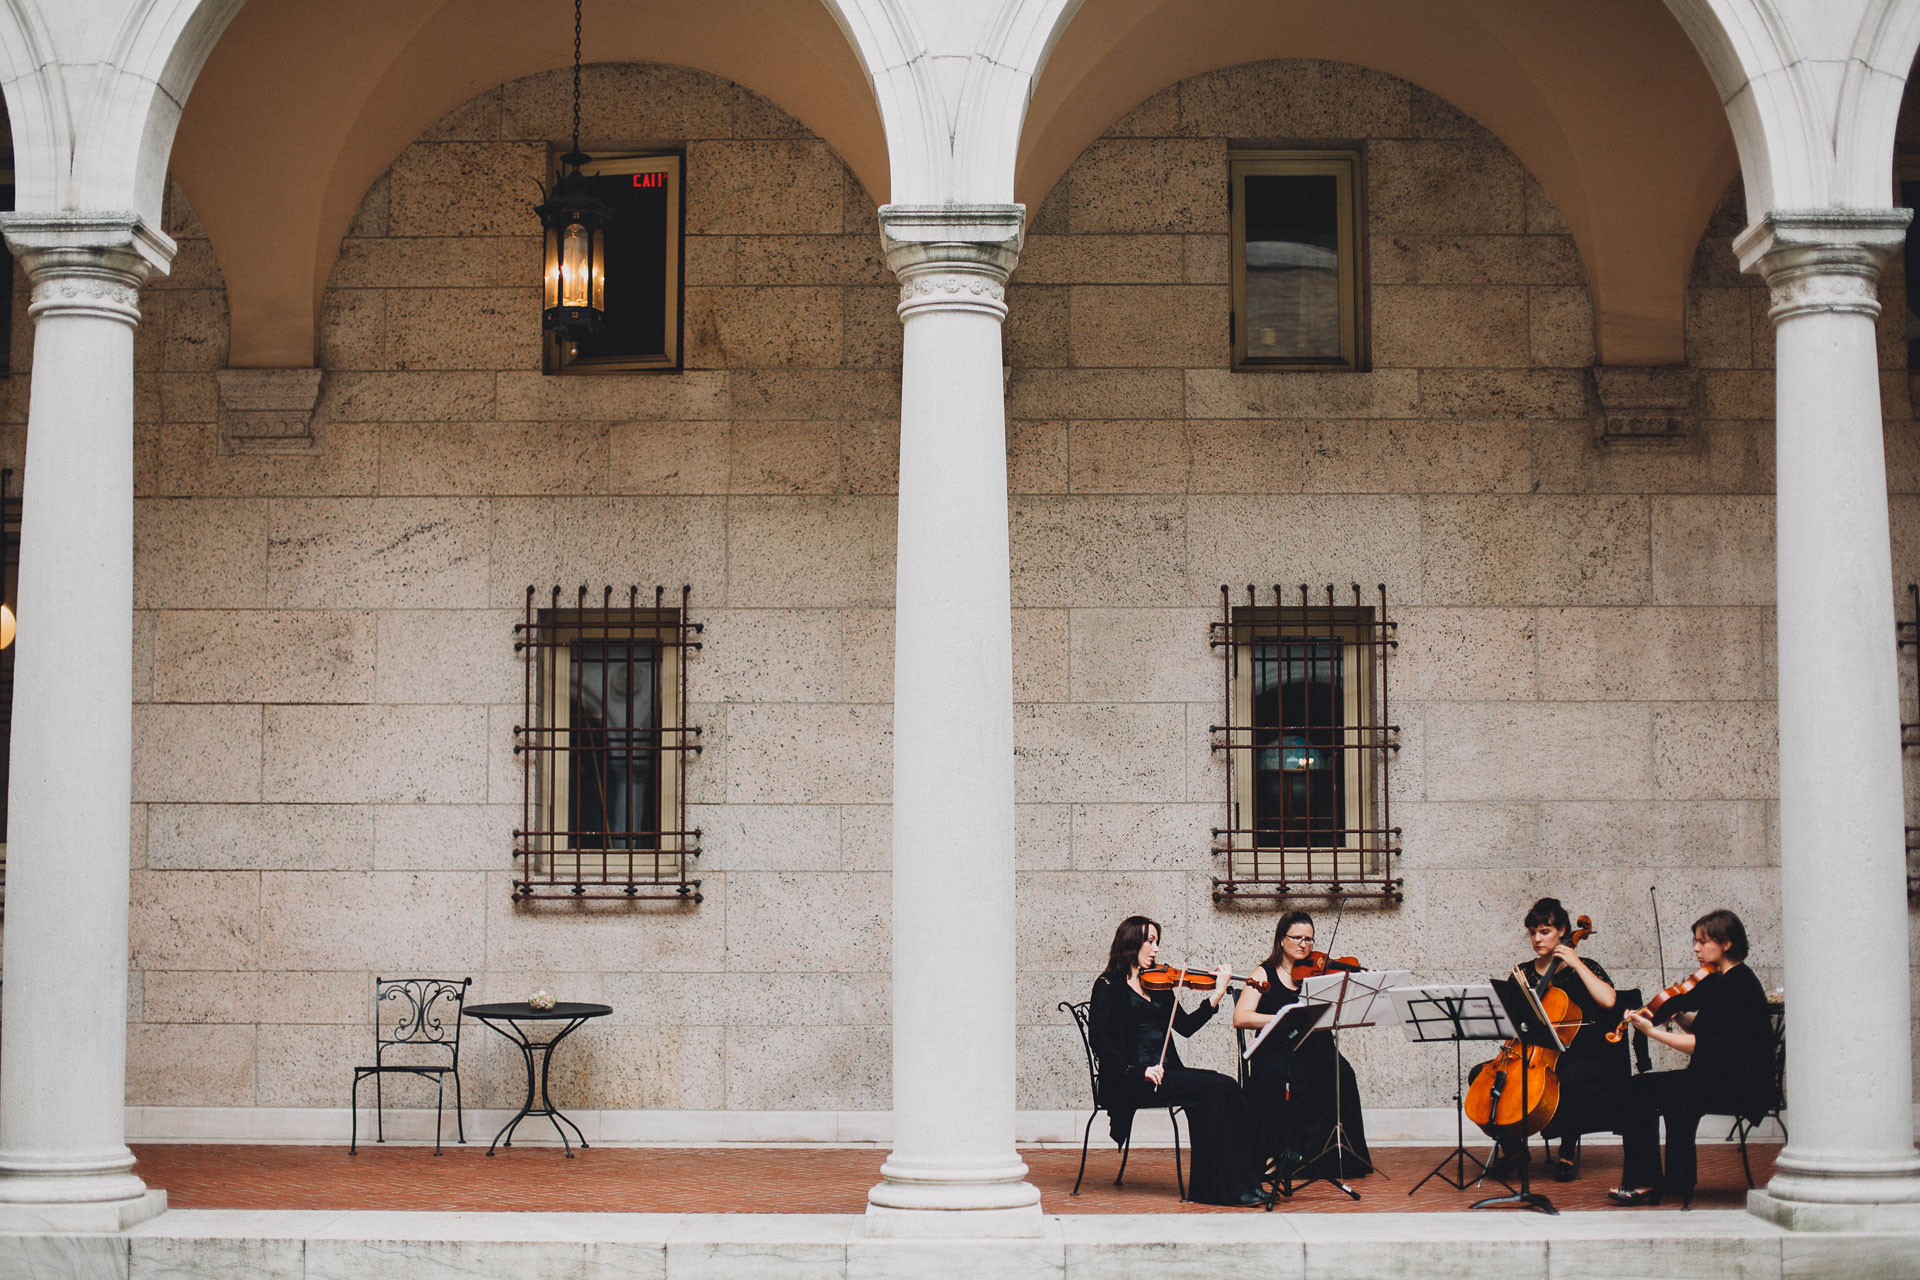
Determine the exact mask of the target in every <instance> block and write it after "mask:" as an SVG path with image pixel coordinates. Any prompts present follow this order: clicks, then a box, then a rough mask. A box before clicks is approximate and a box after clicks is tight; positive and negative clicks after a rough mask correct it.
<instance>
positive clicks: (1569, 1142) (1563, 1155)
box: [1553, 1138, 1580, 1182]
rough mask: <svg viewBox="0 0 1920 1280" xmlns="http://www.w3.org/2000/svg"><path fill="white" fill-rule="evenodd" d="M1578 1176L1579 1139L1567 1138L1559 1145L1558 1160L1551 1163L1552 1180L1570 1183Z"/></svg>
mask: <svg viewBox="0 0 1920 1280" xmlns="http://www.w3.org/2000/svg"><path fill="white" fill-rule="evenodd" d="M1579 1176H1580V1139H1578V1138H1568V1139H1566V1140H1565V1141H1564V1142H1562V1143H1561V1144H1560V1158H1559V1159H1557V1160H1555V1161H1554V1162H1553V1180H1554V1181H1555V1182H1572V1181H1573V1180H1574V1179H1575V1178H1577V1177H1579Z"/></svg>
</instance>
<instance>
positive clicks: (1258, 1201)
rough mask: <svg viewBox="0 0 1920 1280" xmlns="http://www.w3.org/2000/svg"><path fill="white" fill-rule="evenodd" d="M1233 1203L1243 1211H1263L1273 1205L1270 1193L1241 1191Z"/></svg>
mask: <svg viewBox="0 0 1920 1280" xmlns="http://www.w3.org/2000/svg"><path fill="white" fill-rule="evenodd" d="M1234 1203H1236V1204H1238V1205H1239V1206H1240V1207H1241V1208H1243V1209H1264V1208H1266V1207H1267V1206H1268V1205H1270V1204H1272V1203H1273V1193H1272V1192H1271V1191H1243V1192H1241V1193H1240V1198H1239V1199H1238V1200H1237V1201H1235V1202H1234Z"/></svg>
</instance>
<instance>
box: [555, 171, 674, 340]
mask: <svg viewBox="0 0 1920 1280" xmlns="http://www.w3.org/2000/svg"><path fill="white" fill-rule="evenodd" d="M563 151H564V148H550V149H549V152H548V173H549V175H550V179H549V185H551V180H552V179H556V178H558V177H559V174H560V156H561V154H562V152H563ZM580 172H581V173H583V174H585V175H586V176H588V177H590V178H591V177H602V176H605V175H609V174H641V173H663V174H665V175H666V176H667V243H666V267H667V281H666V290H665V295H666V296H665V307H666V326H665V329H664V333H665V335H666V348H667V349H666V351H665V352H664V353H663V354H661V355H657V356H586V357H583V356H578V355H575V354H574V352H573V344H572V343H571V342H567V341H565V340H563V339H560V338H558V337H556V336H555V335H554V334H551V333H549V334H546V335H544V337H543V340H542V342H541V364H542V369H543V371H544V372H546V373H550V374H600V373H647V372H650V373H676V372H679V371H680V370H681V368H682V367H683V361H684V358H685V356H684V353H685V339H686V333H685V319H686V305H685V300H686V289H685V270H684V268H685V265H686V244H687V241H686V211H687V184H686V173H687V158H686V156H685V154H683V153H681V152H679V151H661V150H641V149H622V148H601V149H598V150H597V151H596V152H595V153H594V155H593V158H592V159H590V160H588V161H587V162H586V163H585V164H583V165H581V166H580ZM605 234H606V235H609V236H615V235H618V234H620V231H619V226H618V224H617V223H608V224H607V229H606V232H605Z"/></svg>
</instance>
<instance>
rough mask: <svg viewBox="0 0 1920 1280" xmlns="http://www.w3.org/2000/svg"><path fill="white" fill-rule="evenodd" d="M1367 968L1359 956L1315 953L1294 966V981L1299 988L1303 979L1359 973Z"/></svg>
mask: <svg viewBox="0 0 1920 1280" xmlns="http://www.w3.org/2000/svg"><path fill="white" fill-rule="evenodd" d="M1366 967H1367V966H1365V965H1363V964H1361V963H1360V957H1358V956H1330V955H1328V954H1327V953H1326V952H1324V951H1315V952H1311V953H1309V954H1308V956H1307V958H1306V959H1305V960H1302V961H1301V962H1300V963H1299V964H1297V965H1295V966H1293V981H1294V985H1295V986H1298V985H1299V984H1300V980H1301V979H1302V978H1317V977H1319V976H1320V975H1321V974H1323V973H1359V972H1361V971H1362V970H1364V969H1365V968H1366Z"/></svg>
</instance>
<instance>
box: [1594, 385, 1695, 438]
mask: <svg viewBox="0 0 1920 1280" xmlns="http://www.w3.org/2000/svg"><path fill="white" fill-rule="evenodd" d="M1588 373H1589V375H1590V377H1589V380H1588V386H1589V389H1590V390H1591V391H1592V393H1593V394H1592V403H1593V411H1592V414H1593V434H1594V441H1595V442H1596V443H1597V444H1599V445H1600V446H1601V447H1603V448H1620V447H1626V448H1635V447H1639V448H1647V447H1654V448H1673V447H1676V446H1680V445H1684V444H1685V443H1686V441H1687V437H1688V435H1689V434H1690V433H1691V432H1692V430H1693V424H1694V420H1695V418H1696V416H1697V415H1696V412H1695V407H1694V406H1695V400H1696V388H1697V385H1698V379H1697V377H1696V376H1695V373H1694V370H1693V369H1691V368H1688V367H1685V366H1681V365H1672V366H1651V365H1650V366H1646V367H1619V368H1606V367H1602V366H1595V367H1594V368H1592V369H1590V370H1589V371H1588Z"/></svg>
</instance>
